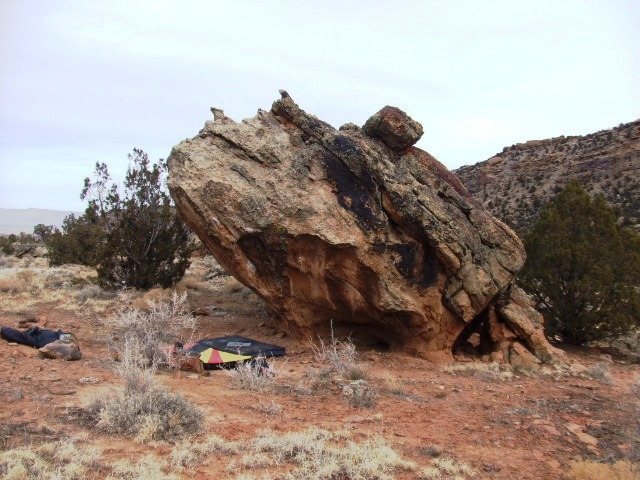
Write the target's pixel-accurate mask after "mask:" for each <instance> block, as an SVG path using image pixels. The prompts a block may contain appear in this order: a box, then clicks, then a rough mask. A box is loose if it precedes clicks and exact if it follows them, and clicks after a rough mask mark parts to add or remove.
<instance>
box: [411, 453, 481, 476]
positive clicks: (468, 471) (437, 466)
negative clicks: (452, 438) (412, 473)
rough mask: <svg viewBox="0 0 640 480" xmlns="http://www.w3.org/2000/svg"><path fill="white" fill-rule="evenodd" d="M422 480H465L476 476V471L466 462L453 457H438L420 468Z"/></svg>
mask: <svg viewBox="0 0 640 480" xmlns="http://www.w3.org/2000/svg"><path fill="white" fill-rule="evenodd" d="M418 478H419V479H420V480H449V479H450V480H464V479H466V478H475V471H474V470H473V468H471V467H470V466H469V465H467V464H466V463H464V462H460V461H458V460H456V459H453V458H451V457H438V458H435V459H433V460H432V461H431V465H430V466H428V467H423V468H422V469H420V473H419V475H418Z"/></svg>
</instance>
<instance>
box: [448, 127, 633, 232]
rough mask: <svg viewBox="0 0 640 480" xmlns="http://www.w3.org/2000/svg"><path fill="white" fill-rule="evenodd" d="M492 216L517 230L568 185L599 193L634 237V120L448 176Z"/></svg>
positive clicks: (525, 146) (531, 145)
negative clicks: (571, 183) (457, 178)
mask: <svg viewBox="0 0 640 480" xmlns="http://www.w3.org/2000/svg"><path fill="white" fill-rule="evenodd" d="M454 173H455V174H456V175H457V176H458V177H459V178H460V180H461V181H462V183H464V185H465V187H466V188H467V189H468V190H469V192H471V194H472V195H473V196H474V198H475V199H476V200H478V201H479V202H481V203H482V205H483V206H484V207H485V208H487V209H488V210H489V211H490V212H491V213H493V215H495V216H496V217H498V218H500V219H502V220H503V221H505V222H506V223H507V224H508V225H510V226H511V227H513V228H515V229H517V230H520V229H523V228H526V227H528V226H530V225H531V222H532V221H533V220H534V219H535V218H536V217H537V215H538V212H539V210H540V207H541V206H542V205H544V204H545V203H546V202H547V201H548V200H550V199H551V198H552V197H553V196H554V195H555V194H556V193H557V192H558V191H560V190H561V189H562V188H563V187H564V186H565V185H566V184H567V183H568V182H569V181H571V180H576V181H578V182H579V183H580V184H581V186H582V187H583V188H584V189H586V190H587V191H588V192H589V193H590V194H592V195H593V194H596V193H602V194H603V195H604V196H605V198H606V199H607V201H608V202H609V203H610V204H611V205H613V206H614V207H616V208H617V209H618V211H619V212H620V217H621V218H620V219H621V222H622V223H623V224H625V225H630V226H632V227H633V228H635V229H636V231H640V120H636V121H635V122H630V123H625V124H620V125H619V126H618V127H615V128H612V129H610V130H602V131H600V132H596V133H592V134H590V135H584V136H571V137H558V138H550V139H547V140H533V141H529V142H526V143H519V144H517V145H512V146H511V147H507V148H505V149H504V150H503V151H502V152H500V153H498V154H497V155H494V156H493V157H491V158H490V159H489V160H486V161H484V162H481V163H478V164H476V165H471V166H465V167H461V168H459V169H458V170H455V172H454Z"/></svg>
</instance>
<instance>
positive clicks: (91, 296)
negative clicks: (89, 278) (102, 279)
mask: <svg viewBox="0 0 640 480" xmlns="http://www.w3.org/2000/svg"><path fill="white" fill-rule="evenodd" d="M116 296H117V294H116V293H115V292H113V291H111V290H105V289H104V288H102V287H100V286H99V285H87V286H86V287H83V288H82V289H80V290H79V291H78V293H76V300H77V301H78V303H79V304H81V305H82V304H84V303H87V302H88V301H89V300H111V299H113V298H115V297H116Z"/></svg>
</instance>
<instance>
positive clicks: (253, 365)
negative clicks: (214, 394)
mask: <svg viewBox="0 0 640 480" xmlns="http://www.w3.org/2000/svg"><path fill="white" fill-rule="evenodd" d="M227 373H228V374H229V376H230V377H231V386H232V387H234V388H239V389H242V390H254V391H262V390H266V389H267V388H268V387H270V386H271V385H273V383H274V381H275V377H276V369H275V367H274V366H273V363H271V364H267V363H266V361H265V359H264V358H261V357H258V358H256V359H255V360H251V361H246V362H239V363H238V364H237V365H236V366H235V368H232V369H230V370H227Z"/></svg>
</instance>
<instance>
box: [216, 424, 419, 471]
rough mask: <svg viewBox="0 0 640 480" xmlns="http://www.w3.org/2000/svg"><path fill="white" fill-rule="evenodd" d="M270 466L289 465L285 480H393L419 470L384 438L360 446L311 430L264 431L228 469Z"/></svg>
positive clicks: (329, 433)
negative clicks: (399, 475) (403, 472)
mask: <svg viewBox="0 0 640 480" xmlns="http://www.w3.org/2000/svg"><path fill="white" fill-rule="evenodd" d="M270 465H280V466H282V465H289V471H288V472H287V473H286V474H285V476H284V478H288V479H290V480H326V479H330V478H334V479H339V478H340V479H349V480H391V479H393V478H395V476H396V474H397V473H399V472H402V471H414V470H415V469H416V465H415V464H414V463H412V462H409V461H406V460H404V459H403V458H402V457H401V456H400V455H399V454H398V453H397V452H396V451H395V450H394V449H393V448H392V447H391V446H389V445H388V444H387V443H386V442H385V441H384V440H383V439H381V438H371V439H368V440H365V441H363V442H360V443H356V442H353V441H349V440H346V439H345V438H344V436H342V435H339V434H336V433H332V432H329V431H327V430H321V429H317V428H310V429H308V430H303V431H300V432H290V433H286V434H282V432H272V431H270V430H265V431H261V432H260V433H259V434H258V436H257V437H256V438H254V439H253V440H251V441H250V442H249V443H248V445H247V446H246V451H245V452H244V455H243V456H242V457H241V458H240V459H239V460H238V461H232V462H231V463H230V464H229V466H228V467H227V470H228V471H235V470H238V469H243V468H244V469H252V470H255V469H260V468H265V467H269V466H270ZM236 478H241V477H239V476H238V477H236ZM249 478H255V477H249ZM260 478H273V477H272V476H271V477H269V476H268V475H265V476H262V477H260Z"/></svg>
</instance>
